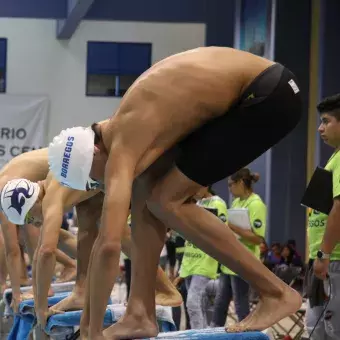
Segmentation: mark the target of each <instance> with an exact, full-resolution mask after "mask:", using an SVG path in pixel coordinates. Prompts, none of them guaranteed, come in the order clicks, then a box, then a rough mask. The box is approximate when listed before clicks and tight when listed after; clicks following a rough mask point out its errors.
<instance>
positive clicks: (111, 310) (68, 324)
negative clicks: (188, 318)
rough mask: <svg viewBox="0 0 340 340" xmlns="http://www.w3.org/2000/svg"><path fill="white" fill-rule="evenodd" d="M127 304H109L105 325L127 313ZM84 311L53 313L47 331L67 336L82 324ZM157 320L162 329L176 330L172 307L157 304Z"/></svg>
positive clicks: (55, 334) (50, 333)
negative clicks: (72, 329)
mask: <svg viewBox="0 0 340 340" xmlns="http://www.w3.org/2000/svg"><path fill="white" fill-rule="evenodd" d="M125 310H126V306H125V305H122V304H114V305H108V306H107V308H106V312H105V316H104V322H103V326H104V327H108V326H110V325H112V324H113V323H115V322H117V320H119V318H120V317H121V316H122V315H123V314H124V313H125ZM82 312H83V311H81V310H80V311H73V312H66V313H64V314H57V315H52V316H51V317H50V318H49V319H48V322H47V325H46V328H45V332H46V333H47V334H49V335H50V336H66V335H68V334H70V329H71V328H73V327H76V326H79V324H80V318H81V314H82ZM156 315H157V320H158V321H159V324H160V329H161V330H162V331H175V330H176V327H175V325H174V322H173V320H172V317H171V308H170V307H162V306H156Z"/></svg>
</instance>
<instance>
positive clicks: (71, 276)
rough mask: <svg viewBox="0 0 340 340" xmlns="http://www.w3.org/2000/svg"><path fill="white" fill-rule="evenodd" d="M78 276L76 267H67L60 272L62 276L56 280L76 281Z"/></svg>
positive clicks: (58, 281)
mask: <svg viewBox="0 0 340 340" xmlns="http://www.w3.org/2000/svg"><path fill="white" fill-rule="evenodd" d="M76 276H77V268H76V267H65V268H64V270H63V271H62V273H61V274H60V277H59V278H58V280H56V282H57V283H63V282H70V281H74V280H75V278H76Z"/></svg>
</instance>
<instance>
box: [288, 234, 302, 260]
mask: <svg viewBox="0 0 340 340" xmlns="http://www.w3.org/2000/svg"><path fill="white" fill-rule="evenodd" d="M287 245H288V246H290V247H291V248H292V249H293V250H294V260H295V261H300V262H301V263H303V261H302V257H301V255H300V254H299V252H298V251H297V249H296V242H295V240H293V239H291V240H288V242H287Z"/></svg>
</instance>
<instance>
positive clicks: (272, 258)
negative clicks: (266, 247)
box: [265, 243, 281, 269]
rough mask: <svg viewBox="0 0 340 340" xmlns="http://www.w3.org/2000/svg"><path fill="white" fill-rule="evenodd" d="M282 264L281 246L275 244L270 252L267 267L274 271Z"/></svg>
mask: <svg viewBox="0 0 340 340" xmlns="http://www.w3.org/2000/svg"><path fill="white" fill-rule="evenodd" d="M280 263H281V244H280V243H273V244H272V246H271V250H270V251H269V252H268V256H267V259H266V263H265V264H266V266H267V267H268V268H270V269H273V268H274V267H275V266H276V265H278V264H280Z"/></svg>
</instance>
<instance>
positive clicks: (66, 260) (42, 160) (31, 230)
mask: <svg viewBox="0 0 340 340" xmlns="http://www.w3.org/2000/svg"><path fill="white" fill-rule="evenodd" d="M48 171H49V170H48V162H47V148H45V149H39V150H35V151H30V152H26V153H23V154H20V155H18V156H17V157H14V158H13V159H11V160H10V161H9V162H8V163H7V164H6V165H5V166H4V167H3V168H2V169H1V172H0V192H2V194H3V196H5V195H6V196H7V195H8V194H9V195H11V193H7V191H6V189H5V190H3V189H4V187H5V186H6V183H7V182H8V181H10V180H14V179H19V178H27V179H29V180H31V181H40V180H43V179H45V178H46V176H47V174H48ZM22 184H23V187H22V188H21V190H20V192H18V194H17V195H13V197H12V200H11V204H10V205H11V210H12V211H14V212H17V214H18V215H17V216H18V218H17V219H14V220H12V222H10V221H9V220H8V219H7V218H6V215H5V214H4V213H3V210H1V209H3V208H4V207H3V206H1V209H0V221H1V228H2V232H3V236H4V243H5V249H6V259H7V263H8V271H9V277H10V281H11V287H12V292H13V295H12V308H13V310H14V312H17V311H18V307H19V304H20V302H21V301H22V300H23V299H27V298H31V297H32V296H33V294H32V293H31V292H27V293H25V294H21V292H20V286H21V284H22V282H20V276H21V260H20V248H19V240H18V234H17V225H24V224H25V226H24V228H23V234H24V236H25V244H26V248H27V252H28V255H29V257H30V260H31V263H33V255H34V251H35V249H36V247H37V244H38V239H39V229H37V228H36V227H37V226H40V225H41V223H40V221H39V220H36V221H35V223H34V224H35V225H33V224H31V223H29V221H27V220H25V213H26V210H25V202H26V201H27V200H29V197H33V196H34V193H32V191H31V190H28V189H29V188H28V187H27V186H26V185H25V183H22ZM20 213H21V214H20ZM64 233H65V234H67V232H66V231H64ZM56 256H57V261H58V262H59V263H62V264H63V265H64V271H63V278H64V280H65V281H70V280H73V279H74V278H75V276H76V263H75V261H74V260H73V259H71V258H70V257H69V256H67V255H66V254H65V253H64V252H62V251H60V250H57V251H56ZM33 276H34V275H33ZM49 294H50V295H51V294H53V292H52V291H51V290H50V292H49Z"/></svg>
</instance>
